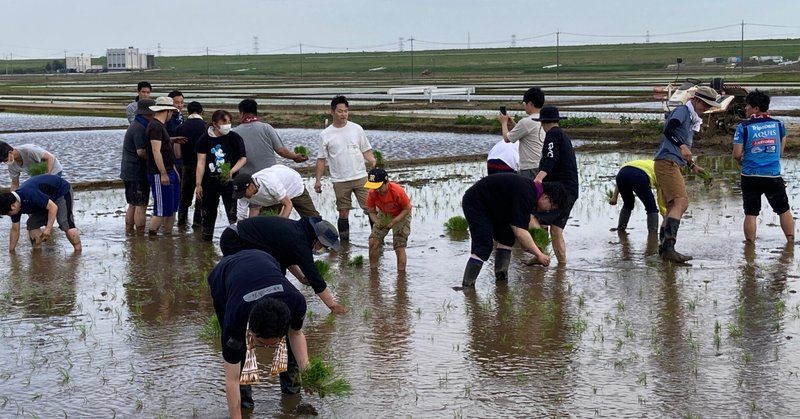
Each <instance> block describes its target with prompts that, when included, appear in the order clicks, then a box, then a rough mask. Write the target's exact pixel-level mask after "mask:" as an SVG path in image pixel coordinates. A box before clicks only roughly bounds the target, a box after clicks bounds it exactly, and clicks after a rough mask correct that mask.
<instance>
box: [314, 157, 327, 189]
mask: <svg viewBox="0 0 800 419" xmlns="http://www.w3.org/2000/svg"><path fill="white" fill-rule="evenodd" d="M315 174H316V179H317V180H316V182H314V191H315V192H316V193H322V175H323V174H325V159H320V158H318V159H317V167H316V172H315Z"/></svg>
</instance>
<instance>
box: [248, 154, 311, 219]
mask: <svg viewBox="0 0 800 419" xmlns="http://www.w3.org/2000/svg"><path fill="white" fill-rule="evenodd" d="M252 176H253V182H255V183H256V185H257V186H258V192H256V193H255V194H253V196H251V197H250V198H241V199H239V200H238V202H237V203H236V219H237V220H244V219H245V218H248V215H249V214H250V210H249V207H250V204H255V205H260V206H262V207H270V206H273V205H277V204H279V203H280V202H281V199H283V198H284V197H289V199H293V198H297V197H298V196H300V195H302V194H303V191H304V190H305V186H304V185H303V178H302V176H300V173H297V171H296V170H294V169H292V168H289V167H286V166H284V165H282V164H276V165H274V166H272V167H268V168H266V169H263V170H259V171H258V172H256V173H254V174H253V175H252Z"/></svg>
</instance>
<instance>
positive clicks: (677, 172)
mask: <svg viewBox="0 0 800 419" xmlns="http://www.w3.org/2000/svg"><path fill="white" fill-rule="evenodd" d="M653 168H654V171H655V172H656V182H658V186H659V187H660V188H661V195H662V196H663V197H664V202H665V203H667V204H669V203H670V202H672V201H674V200H675V199H677V198H687V199H688V198H689V194H687V193H686V182H685V181H684V180H683V173H681V166H680V165H678V163H675V162H674V161H672V160H656V161H655V164H654V165H653Z"/></svg>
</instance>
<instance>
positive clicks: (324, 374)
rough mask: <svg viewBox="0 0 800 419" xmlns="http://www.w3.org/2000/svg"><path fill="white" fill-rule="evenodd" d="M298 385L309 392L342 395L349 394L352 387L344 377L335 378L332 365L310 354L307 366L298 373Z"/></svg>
mask: <svg viewBox="0 0 800 419" xmlns="http://www.w3.org/2000/svg"><path fill="white" fill-rule="evenodd" d="M300 386H301V387H302V388H303V390H305V391H307V392H309V393H316V394H319V396H320V397H325V396H326V395H329V394H330V395H333V396H344V395H347V394H350V392H351V391H352V390H353V387H352V386H351V385H350V383H348V382H347V380H345V379H344V378H336V374H335V373H334V371H333V367H331V366H330V365H328V364H327V363H325V361H323V360H322V358H320V357H317V356H312V357H311V358H310V359H309V360H308V368H306V369H304V370H303V371H302V372H301V373H300Z"/></svg>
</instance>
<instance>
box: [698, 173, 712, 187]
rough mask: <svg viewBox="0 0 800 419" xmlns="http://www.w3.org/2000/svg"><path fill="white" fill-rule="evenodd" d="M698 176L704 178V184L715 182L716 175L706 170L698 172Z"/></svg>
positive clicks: (709, 184) (708, 184)
mask: <svg viewBox="0 0 800 419" xmlns="http://www.w3.org/2000/svg"><path fill="white" fill-rule="evenodd" d="M697 177H699V178H700V179H702V180H703V186H706V187H708V186H711V185H712V184H713V183H714V177H713V176H711V174H710V173H708V172H706V171H705V170H701V171H699V172H697Z"/></svg>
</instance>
